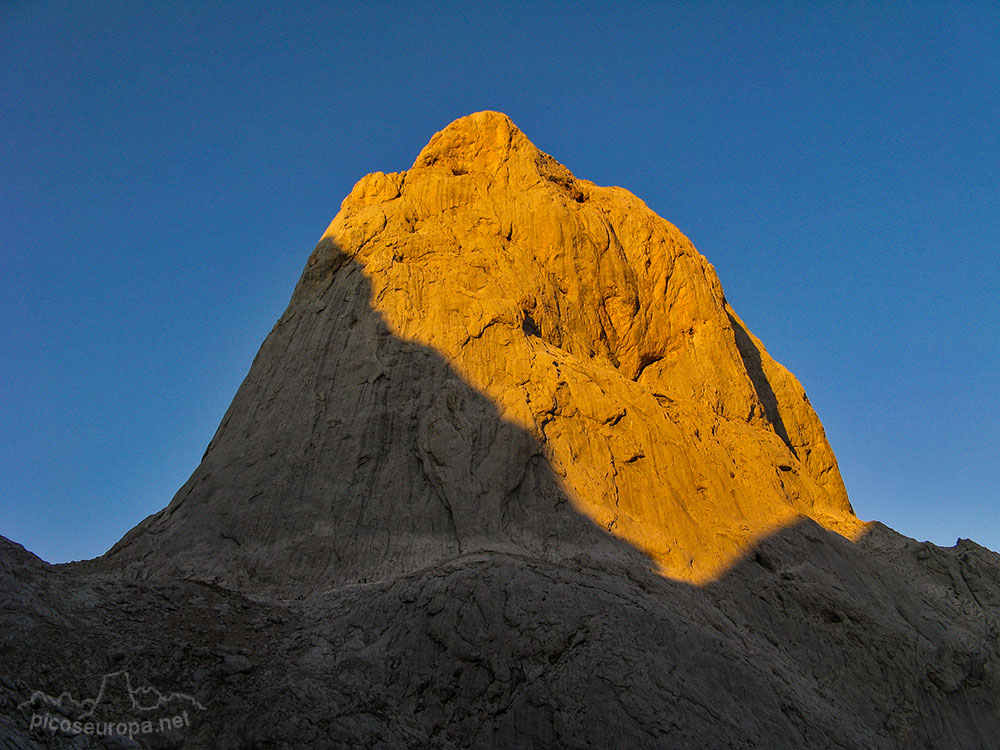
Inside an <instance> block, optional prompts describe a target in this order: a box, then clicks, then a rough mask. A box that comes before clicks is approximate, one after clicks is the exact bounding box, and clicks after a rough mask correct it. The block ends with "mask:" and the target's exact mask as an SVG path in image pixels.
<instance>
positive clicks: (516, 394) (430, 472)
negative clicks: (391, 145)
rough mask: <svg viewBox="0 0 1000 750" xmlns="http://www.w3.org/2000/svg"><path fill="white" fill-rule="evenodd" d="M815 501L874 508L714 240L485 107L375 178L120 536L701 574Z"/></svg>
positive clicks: (228, 549) (261, 577) (376, 559)
mask: <svg viewBox="0 0 1000 750" xmlns="http://www.w3.org/2000/svg"><path fill="white" fill-rule="evenodd" d="M802 516H808V517H810V518H812V519H814V520H816V521H817V522H819V523H820V524H822V525H824V526H826V527H827V528H829V529H833V530H836V531H838V532H840V533H842V534H844V535H846V536H849V537H853V536H856V535H857V534H858V533H859V532H860V531H861V530H862V529H863V528H864V525H863V524H862V523H861V522H860V521H859V520H858V519H857V518H856V517H855V515H854V514H853V512H852V510H851V507H850V504H849V502H848V499H847V496H846V493H845V490H844V486H843V483H842V481H841V478H840V475H839V472H838V470H837V463H836V459H835V458H834V455H833V452H832V451H831V449H830V446H829V444H828V443H827V441H826V438H825V435H824V432H823V428H822V426H821V424H820V422H819V420H818V418H817V417H816V415H815V413H814V412H813V410H812V408H811V406H810V405H809V402H808V400H807V398H806V396H805V393H804V391H803V389H802V387H801V386H800V385H799V383H798V382H797V381H796V379H795V378H794V377H793V376H792V375H791V374H790V373H789V372H788V371H787V370H786V369H785V368H783V367H782V366H781V365H779V364H778V363H777V362H775V361H774V360H773V359H771V357H770V356H769V355H768V354H767V352H766V351H765V350H764V348H763V346H762V345H761V343H760V341H758V340H757V339H756V338H755V337H754V336H753V335H752V334H751V333H750V332H749V331H748V330H747V328H746V326H745V325H744V324H743V323H742V322H741V321H740V319H739V317H738V316H737V314H736V312H735V311H734V310H732V308H731V307H730V306H729V304H728V303H727V301H726V298H725V296H724V294H723V291H722V288H721V285H720V284H719V280H718V277H717V276H716V274H715V271H714V269H713V268H712V266H711V264H709V263H708V262H707V261H706V260H705V259H704V258H703V257H702V256H701V255H700V254H699V253H698V252H697V251H696V250H695V249H694V247H693V246H692V245H691V243H690V241H689V240H688V239H687V238H686V237H684V235H682V234H681V233H680V232H679V231H678V230H677V229H676V228H675V227H674V226H672V225H671V224H669V223H668V222H666V221H664V220H663V219H661V218H660V217H659V216H657V215H656V214H655V213H653V212H652V211H651V210H650V209H649V208H648V207H647V206H646V205H645V204H644V203H643V202H642V201H641V200H639V199H638V198H636V197H635V196H634V195H632V194H631V193H629V192H627V191H625V190H623V189H621V188H616V187H600V186H598V185H595V184H593V183H591V182H588V181H585V180H579V179H576V178H575V177H574V176H573V175H572V174H571V173H570V172H569V171H568V170H567V169H566V168H565V167H563V166H562V165H561V164H559V163H558V162H556V161H555V160H554V159H553V158H552V157H550V156H548V155H547V154H545V153H543V152H541V151H540V150H539V149H537V148H536V147H535V146H534V145H533V144H532V143H531V142H530V141H529V140H528V139H527V138H526V137H525V135H524V134H523V133H522V132H521V131H520V130H518V129H517V127H516V126H515V125H514V124H513V123H512V122H511V121H510V119H509V118H507V117H506V116H505V115H502V114H499V113H495V112H481V113H477V114H474V115H470V116H468V117H464V118H462V119H460V120H457V121H455V122H454V123H452V124H451V125H449V126H448V127H447V128H445V129H444V130H443V131H441V132H440V133H438V134H436V135H435V136H434V137H433V138H432V139H431V141H430V143H429V144H428V145H427V146H426V147H425V148H424V149H423V151H421V153H420V154H419V156H418V157H417V159H416V161H415V163H414V165H413V167H412V168H411V169H410V170H408V171H407V172H402V173H395V174H382V173H374V174H370V175H368V176H366V177H364V178H363V179H361V180H360V181H359V182H358V184H357V185H356V186H355V187H354V189H353V190H352V192H351V194H350V195H349V196H348V197H347V198H346V199H345V200H344V202H343V204H342V206H341V210H340V212H339V213H338V214H337V216H336V217H335V218H334V220H333V223H332V224H331V225H330V227H329V229H328V230H327V231H326V233H325V234H324V235H323V237H322V239H321V240H320V242H319V245H318V246H317V248H316V250H315V251H314V252H313V254H312V255H311V257H310V258H309V261H308V265H307V267H306V270H305V272H304V273H303V276H302V278H301V280H300V282H299V284H298V286H297V288H296V290H295V293H294V295H293V298H292V301H291V303H290V305H289V307H288V310H287V311H286V312H285V314H284V315H283V316H282V318H281V319H280V320H279V321H278V323H277V325H276V326H275V328H274V330H273V331H272V332H271V334H270V336H269V337H268V339H267V340H266V341H265V343H264V345H263V346H262V348H261V351H260V353H259V354H258V356H257V358H256V360H255V362H254V364H253V366H252V368H251V371H250V373H249V375H248V376H247V378H246V381H245V382H244V383H243V385H242V386H241V388H240V390H239V392H238V394H237V396H236V398H235V399H234V401H233V404H232V406H231V407H230V410H229V412H228V413H227V414H226V416H225V418H224V420H223V422H222V425H221V426H220V428H219V430H218V433H217V434H216V436H215V438H214V439H213V441H212V443H211V445H210V446H209V448H208V451H207V452H206V455H205V458H204V461H203V463H202V464H201V466H199V468H198V469H197V471H196V472H195V473H194V475H193V476H192V478H191V480H190V481H189V482H188V483H187V484H186V485H185V487H183V488H182V489H181V491H180V492H179V493H178V495H177V496H176V497H175V498H174V500H173V502H172V503H171V504H170V506H169V507H168V508H166V509H165V510H164V511H163V512H161V513H160V514H157V515H155V516H152V517H150V518H149V519H147V520H146V521H145V522H144V523H143V524H142V525H140V526H139V527H138V528H137V529H136V530H134V531H133V532H132V533H131V534H130V535H129V536H127V537H126V538H125V539H124V540H123V541H122V542H121V543H120V544H119V545H118V546H116V547H115V549H114V550H112V552H111V553H110V558H109V559H111V560H114V561H116V562H117V564H121V565H126V566H127V567H129V568H130V569H132V570H135V571H138V572H139V574H140V575H154V574H156V573H157V572H162V571H177V570H179V571H183V572H184V573H185V574H186V575H192V576H195V577H200V578H207V579H211V580H217V581H219V582H222V583H226V584H230V585H236V586H244V585H247V584H251V583H253V584H259V583H265V584H267V585H271V586H273V587H276V588H281V587H283V586H284V587H287V588H289V589H297V588H306V589H309V590H316V589H320V588H322V587H324V586H328V585H333V584H336V583H340V582H346V581H352V580H357V581H360V580H368V579H372V578H378V577H384V576H389V575H394V574H397V573H401V572H405V571H408V570H414V569H417V568H420V567H422V566H425V565H428V564H432V563H434V562H436V561H439V560H441V559H444V558H446V557H448V556H449V555H453V554H456V553H458V552H468V551H470V550H473V549H477V548H484V549H493V548H500V549H524V550H527V551H530V552H532V553H539V554H543V553H544V554H547V555H555V556H557V557H565V556H566V555H570V556H572V555H573V554H580V553H586V554H596V555H605V554H627V550H626V549H625V548H626V547H632V548H637V549H639V550H641V551H642V552H643V553H644V554H645V555H646V556H648V558H649V559H651V560H652V561H653V564H654V565H655V566H656V567H657V568H658V569H659V570H660V571H661V572H662V573H664V574H667V575H669V576H671V577H675V578H679V579H684V580H690V581H695V582H703V581H706V580H709V579H712V578H714V577H717V576H718V575H720V574H721V573H722V572H723V571H724V570H725V569H726V568H727V567H728V566H729V565H731V564H732V563H733V562H734V561H735V560H736V559H738V558H739V557H740V556H741V555H742V554H744V553H745V550H746V549H747V547H748V545H749V544H750V543H752V542H753V541H754V540H756V539H758V538H761V537H762V536H764V535H766V534H769V533H772V532H774V531H775V530H777V529H779V528H782V527H784V526H787V525H789V524H791V523H793V522H794V521H795V520H796V519H797V518H800V517H802ZM595 530H596V531H598V532H599V533H595ZM609 534H610V537H613V538H614V539H617V540H623V541H624V542H627V544H626V545H621V544H615V543H613V540H611V539H610V537H609Z"/></svg>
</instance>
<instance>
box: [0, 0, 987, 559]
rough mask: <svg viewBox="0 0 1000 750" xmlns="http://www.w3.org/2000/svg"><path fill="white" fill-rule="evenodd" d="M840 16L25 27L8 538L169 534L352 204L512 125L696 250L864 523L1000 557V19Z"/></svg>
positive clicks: (83, 9)
mask: <svg viewBox="0 0 1000 750" xmlns="http://www.w3.org/2000/svg"><path fill="white" fill-rule="evenodd" d="M279 5H280V7H279ZM816 5H818V4H817V3H795V2H787V3H779V4H769V3H758V2H747V3H710V2H704V3H677V4H669V3H656V4H654V3H649V4H636V5H632V6H619V5H618V4H614V3H592V4H588V3H582V2H576V3H559V4H554V3H553V4H524V5H517V4H511V3H497V4H485V5H481V4H479V3H455V4H441V3H435V4H431V3H427V4H416V3H414V4H404V3H392V4H377V5H375V6H374V8H370V7H368V6H367V4H364V5H362V4H357V5H355V4H342V3H330V4H325V5H324V4H295V3H287V4H278V3H235V2H227V3H218V4H214V3H209V2H198V3H191V4H190V5H185V4H183V3H180V2H169V3H166V2H165V3H152V2H140V3H134V2H122V3H70V2H66V3H41V2H40V3H21V2H4V3H2V4H0V129H2V130H0V190H2V201H0V247H2V255H0V311H2V316H3V317H2V326H0V425H2V430H0V482H2V484H0V534H3V535H5V536H8V537H10V538H13V539H14V540H16V541H18V542H21V543H22V544H24V545H25V546H26V547H28V549H30V550H32V551H34V552H35V553H37V554H39V555H40V556H41V557H43V558H45V559H47V560H50V561H53V562H60V561H65V560H69V559H75V558H86V557H92V556H95V555H98V554H100V553H102V552H104V551H105V550H106V549H107V548H108V547H109V546H110V545H111V544H113V543H114V542H115V541H116V540H117V539H118V538H119V537H120V536H121V535H122V534H123V533H124V532H125V531H126V530H128V529H129V528H130V527H131V526H133V525H134V524H135V523H137V522H138V521H140V520H141V519H142V518H143V517H145V516H146V515H147V514H149V513H152V512H154V511H156V510H158V509H160V508H162V507H163V506H164V505H166V504H167V502H169V500H170V498H171V496H172V495H173V493H174V492H175V491H176V490H177V488H178V487H179V486H180V485H181V484H182V483H183V482H184V481H185V480H186V479H187V477H188V475H189V474H190V472H191V471H192V470H193V469H194V467H195V466H196V465H197V463H198V461H199V460H200V458H201V454H202V452H203V451H204V448H205V446H206V445H207V443H208V441H209V439H210V438H211V436H212V434H213V432H214V431H215V428H216V426H217V424H218V422H219V420H220V419H221V417H222V414H223V412H224V411H225V409H226V407H227V406H228V404H229V401H230V399H231V398H232V396H233V394H234V393H235V391H236V388H237V387H238V385H239V383H240V381H241V380H242V378H243V376H244V375H245V374H246V371H247V369H248V368H249V365H250V362H251V360H252V358H253V356H254V354H255V353H256V351H257V347H258V346H259V345H260V343H261V341H262V340H263V339H264V337H265V335H266V334H267V332H268V331H269V329H270V327H271V325H272V324H273V323H274V321H275V320H276V319H277V317H278V316H279V315H280V313H281V311H282V310H283V309H284V307H285V305H286V304H287V301H288V298H289V296H290V294H291V290H292V287H293V285H294V283H295V281H296V279H297V278H298V275H299V272H300V271H301V269H302V267H303V265H304V263H305V260H306V257H307V255H308V253H309V252H310V250H311V249H312V247H313V245H314V244H315V242H316V240H317V239H318V237H319V235H320V234H321V233H322V232H323V230H324V229H325V228H326V226H327V224H328V223H329V221H330V219H331V218H332V217H333V215H334V214H335V213H336V212H337V209H338V207H339V205H340V201H341V200H342V198H343V197H344V196H345V195H346V194H347V193H348V191H349V190H350V188H351V186H352V184H353V183H354V182H355V181H356V180H357V179H358V178H360V177H361V176H362V175H364V174H365V173H367V172H372V171H375V170H382V171H394V170H401V169H406V168H407V167H409V165H410V164H411V163H412V161H413V158H414V157H415V156H416V154H417V152H418V151H419V150H420V148H421V147H422V146H423V145H424V144H425V143H426V141H427V140H428V139H429V138H430V136H431V135H432V134H433V133H434V132H435V131H437V130H440V129H441V128H442V127H444V126H445V125H446V124H447V123H448V122H450V121H451V120H453V119H455V118H456V117H459V116H462V115H465V114H468V113H470V112H473V111H477V110H482V109H498V110H502V111H504V112H506V113H508V114H509V115H510V116H511V117H512V118H513V119H514V121H515V122H516V123H517V124H518V125H519V126H520V127H521V128H522V129H523V130H524V131H525V132H526V133H527V135H528V137H529V138H531V139H532V140H534V142H535V143H536V144H537V145H538V146H539V147H540V148H542V149H543V150H545V151H548V152H549V153H551V154H553V155H554V156H555V157H556V158H558V159H559V160H560V161H562V162H563V163H564V164H566V165H567V166H568V167H569V168H570V169H571V170H573V171H574V172H575V173H576V174H577V175H578V176H580V177H584V178H588V179H591V180H594V181H595V182H598V183H602V184H616V185H621V186H624V187H626V188H628V189H630V190H631V191H632V192H634V193H636V194H637V195H639V196H640V197H641V198H643V199H644V200H645V201H646V202H647V203H648V204H649V205H650V206H651V207H652V208H653V209H654V210H656V211H657V212H658V213H660V214H661V215H662V216H664V217H665V218H667V219H669V220H670V221H672V222H673V223H675V224H676V225H677V226H678V227H680V229H681V230H682V231H683V232H685V233H686V234H687V235H688V236H689V237H691V239H692V240H693V241H694V243H695V245H696V246H697V247H698V248H699V250H701V252H702V253H704V254H705V255H706V256H707V257H708V258H709V260H711V261H712V262H713V263H714V265H715V267H716V269H717V270H718V272H719V275H720V277H721V278H722V282H723V285H724V287H725V289H726V292H727V295H728V297H729V299H730V300H731V302H732V303H733V306H734V307H735V308H736V310H737V311H738V312H739V314H740V315H741V316H742V317H743V318H744V319H745V320H746V321H747V323H748V324H749V325H750V327H751V328H752V329H753V330H754V332H756V333H757V334H758V335H759V336H760V337H761V338H762V339H763V341H764V343H765V345H766V346H767V347H768V349H769V351H770V352H771V353H772V354H773V355H774V356H775V357H776V358H777V359H778V360H779V361H781V362H783V363H784V364H785V365H787V366H788V367H789V368H790V369H791V370H792V371H793V372H794V373H795V374H796V375H798V377H799V379H800V380H801V381H802V382H803V384H804V386H805V388H806V391H807V392H808V394H809V396H810V399H811V400H812V402H813V405H814V406H815V407H816V409H817V411H818V412H819V415H820V418H821V419H822V420H823V422H824V424H825V426H826V428H827V432H828V435H829V437H830V440H831V442H832V443H833V446H834V449H835V451H836V452H837V455H838V457H839V459H840V465H841V470H842V473H843V475H844V479H845V481H846V482H847V486H848V490H849V492H850V494H851V498H852V501H853V502H854V506H855V508H856V510H857V512H858V514H859V515H860V516H861V517H862V518H865V519H880V520H882V521H884V522H886V523H888V524H889V525H891V526H893V527H894V528H896V529H898V530H899V531H901V532H903V533H905V534H907V535H910V536H914V537H917V538H919V539H930V540H931V541H934V542H937V543H939V544H944V545H951V544H954V542H955V540H956V538H957V537H960V536H961V537H971V538H974V539H976V540H978V541H980V542H981V543H983V544H985V545H987V546H989V547H992V548H993V549H1000V514H998V512H997V510H998V501H1000V490H998V487H1000V469H998V447H1000V428H998V425H1000V396H998V392H997V389H998V386H1000V354H998V352H1000V334H998V320H997V319H998V313H1000V301H998V300H1000V272H998V261H1000V252H998V250H1000V247H998V243H1000V240H998V238H1000V174H998V170H1000V5H998V4H997V3H995V2H992V3H983V4H971V3H964V2H963V3H926V4H924V3H920V2H906V3H902V2H901V3H860V2H856V3H843V4H839V3H836V4H830V5H828V6H827V7H826V8H825V9H819V8H816V7H813V6H816ZM806 6H809V7H808V8H807V7H806Z"/></svg>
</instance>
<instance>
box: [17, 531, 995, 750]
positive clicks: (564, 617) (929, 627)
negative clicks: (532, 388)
mask: <svg viewBox="0 0 1000 750" xmlns="http://www.w3.org/2000/svg"><path fill="white" fill-rule="evenodd" d="M0 561H2V566H0V570H2V571H3V572H2V576H3V581H2V584H3V591H4V592H8V591H20V593H18V594H17V595H16V596H14V597H10V596H7V595H6V594H5V599H4V606H3V609H2V615H0V632H2V634H3V635H2V637H0V685H2V686H3V691H2V692H3V696H2V706H3V715H4V716H5V719H4V720H5V721H6V725H5V727H3V728H0V738H4V739H5V740H6V741H7V742H8V745H7V746H9V747H15V748H16V747H25V748H32V747H68V746H69V744H68V742H64V743H63V744H60V742H61V741H60V740H58V739H56V738H53V737H51V736H47V735H44V734H42V733H39V732H37V731H36V732H35V733H31V732H29V731H28V729H27V726H26V725H27V724H28V722H29V719H30V717H28V716H26V715H25V713H24V712H23V711H18V710H17V708H16V704H17V703H18V702H20V701H23V700H24V699H25V698H26V697H27V696H28V694H30V691H31V690H32V689H42V690H45V691H46V692H49V693H57V692H60V691H63V690H70V691H73V692H75V693H76V694H84V695H86V694H88V693H93V691H94V688H95V686H96V684H97V683H98V682H99V681H100V677H101V675H102V674H104V673H107V672H110V671H113V670H116V669H129V670H131V672H132V673H133V674H134V675H141V676H142V677H143V678H144V679H145V680H146V681H147V682H148V683H151V684H153V685H156V686H160V687H161V688H169V689H171V690H179V691H183V692H186V693H191V694H192V695H194V696H196V697H197V698H198V699H199V700H201V701H202V703H204V705H205V707H206V710H205V711H204V712H203V713H200V714H199V715H198V716H197V720H196V722H195V723H194V725H193V726H192V727H191V728H190V729H188V730H186V731H185V733H182V734H181V735H179V736H178V737H175V738H174V740H172V741H176V742H180V741H181V740H185V744H184V745H183V746H184V747H196V748H200V747H206V748H207V747H212V748H241V747H260V748H267V747H271V748H278V747H289V748H291V747H359V746H363V747H386V748H388V747H394V748H398V747H413V748H460V747H482V748H486V747H528V746H530V747H539V748H545V747H552V748H555V747H595V748H598V747H611V746H626V745H628V746H634V747H643V748H646V747H648V748H684V747H692V746H697V747H706V748H730V747H759V748H784V747H810V748H857V747H865V748H886V749H888V748H988V747H992V746H993V745H992V743H993V741H994V739H995V738H996V737H997V736H998V733H1000V680H998V675H1000V650H998V645H997V634H998V628H1000V607H998V605H1000V581H998V570H1000V559H998V557H997V555H995V554H993V553H991V552H989V551H987V550H984V549H982V548H980V547H978V546H976V545H974V544H972V543H968V542H963V543H962V544H960V545H959V546H958V547H956V548H952V549H941V548H937V547H934V546H933V545H928V544H918V543H916V542H914V541H912V540H909V539H906V538H904V537H901V536H899V535H897V534H895V533H894V532H892V531H891V530H889V529H887V528H885V527H881V526H876V527H873V529H872V531H871V532H870V534H869V535H868V536H867V537H866V538H865V539H863V540H862V541H861V542H860V543H859V544H858V545H854V544H851V543H849V542H847V541H845V540H844V539H842V538H841V537H839V536H837V535H835V534H832V533H830V532H827V531H825V530H823V529H822V528H820V527H818V526H817V525H815V524H814V523H812V522H811V521H805V522H803V523H801V524H799V525H797V526H794V527H791V528H788V529H786V530H784V531H782V532H781V533H779V534H777V535H776V536H774V537H773V538H771V539H768V540H766V541H764V542H762V543H761V544H760V545H758V546H757V548H756V549H755V551H754V554H753V556H752V557H751V558H749V559H747V560H746V561H745V562H743V563H741V564H740V565H738V566H736V567H735V568H733V569H732V570H730V572H729V573H728V574H727V575H726V576H725V577H724V578H723V579H721V580H720V581H718V582H716V583H715V584H712V585H711V586H708V587H704V588H698V587H694V586H690V585H687V584H683V583H679V582H674V581H670V580H667V579H663V578H661V577H659V576H657V575H654V574H650V573H647V572H643V571H641V570H639V571H637V570H629V569H623V568H620V567H616V566H614V565H608V564H606V562H602V563H598V564H593V563H592V564H590V565H583V566H581V565H574V566H566V565H560V564H558V563H554V562H552V561H551V560H544V559H540V558H533V557H530V556H526V555H517V554H511V553H501V552H492V553H490V552H485V553H473V554H466V555H459V556H457V557H454V558H451V559H448V560H446V561H442V562H440V563H438V564H435V565H433V566H431V567H429V568H427V569H424V570H421V571H418V572H414V573H411V574H409V575H405V576H402V577H400V578H397V579H394V580H390V581H383V582H380V583H372V584H365V585H350V586H345V587H342V588H339V589H338V590H335V591H331V592H329V593H328V594H326V595H323V596H319V597H312V598H308V599H305V600H302V601H300V602H297V603H285V604H278V603H270V604H269V603H265V602H260V601H251V600H249V599H246V598H244V597H243V596H241V595H239V594H237V593H235V592H232V591H226V590H224V589H219V588H217V587H212V586H207V585H205V584H202V583H196V582H192V581H183V580H178V581H175V582H167V583H163V582H161V583H155V582H150V583H135V582H132V583H127V582H122V581H120V580H118V579H117V578H116V577H113V576H107V575H104V576H102V575H95V574H82V573H81V572H79V569H78V568H72V567H71V568H66V567H62V568H52V567H49V566H47V565H45V564H44V563H41V562H40V561H37V560H34V561H32V560H30V559H29V557H28V556H27V555H25V554H24V553H23V551H20V550H18V549H14V548H13V545H10V544H7V543H5V544H4V545H3V547H2V552H0ZM11 576H13V578H14V580H13V582H12V580H11ZM26 580H30V581H31V585H30V586H27V587H21V588H20V589H17V588H16V586H17V584H18V582H23V581H26ZM4 732H6V737H4V734H3V733H4ZM17 743H21V744H17ZM80 746H82V747H91V746H96V745H93V744H91V745H88V744H86V743H83V744H82V745H74V747H80ZM161 746H162V745H161ZM167 746H171V745H167ZM172 746H180V745H178V744H175V745H172Z"/></svg>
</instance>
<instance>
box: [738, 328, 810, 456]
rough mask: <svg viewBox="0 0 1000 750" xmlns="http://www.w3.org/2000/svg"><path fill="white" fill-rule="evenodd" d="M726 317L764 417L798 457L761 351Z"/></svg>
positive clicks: (745, 333) (748, 335)
mask: <svg viewBox="0 0 1000 750" xmlns="http://www.w3.org/2000/svg"><path fill="white" fill-rule="evenodd" d="M726 315H728V316H729V324H730V325H731V326H732V327H733V332H734V333H735V334H736V348H737V349H739V352H740V358H741V359H742V360H743V366H744V367H745V368H746V371H747V374H748V375H749V376H750V382H751V383H752V384H753V389H754V391H756V392H757V398H758V399H759V400H760V403H761V405H762V406H763V407H764V416H765V417H767V421H768V422H770V423H771V425H772V426H773V427H774V432H775V433H776V434H777V436H778V437H780V438H781V440H782V442H784V444H785V445H787V446H788V450H790V451H791V452H792V454H793V455H794V456H796V457H798V455H799V454H798V453H797V452H796V450H795V447H794V446H793V445H792V441H791V440H790V439H789V437H788V430H787V429H785V422H784V421H783V420H782V418H781V412H780V411H779V410H778V398H777V396H775V395H774V389H773V388H771V383H770V381H769V380H768V379H767V375H765V374H764V366H763V364H762V362H761V357H760V351H759V350H758V349H757V347H756V346H755V345H754V343H753V339H751V338H750V334H749V333H747V331H746V329H745V328H744V327H743V326H741V325H740V322H739V321H738V320H736V318H734V317H733V316H732V315H730V314H729V313H728V312H727V313H726Z"/></svg>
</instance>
